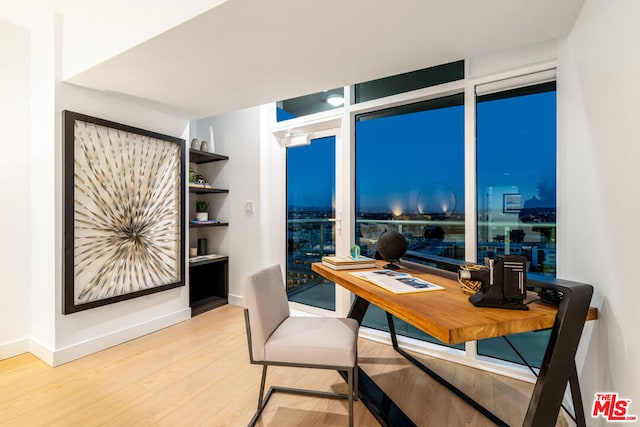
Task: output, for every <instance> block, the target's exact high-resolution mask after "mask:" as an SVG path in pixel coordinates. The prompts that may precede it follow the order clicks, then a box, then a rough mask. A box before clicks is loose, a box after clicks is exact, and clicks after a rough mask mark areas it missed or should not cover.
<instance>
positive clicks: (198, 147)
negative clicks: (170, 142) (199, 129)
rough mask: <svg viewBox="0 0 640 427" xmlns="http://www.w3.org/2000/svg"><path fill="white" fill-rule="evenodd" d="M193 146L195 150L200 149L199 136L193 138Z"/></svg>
mask: <svg viewBox="0 0 640 427" xmlns="http://www.w3.org/2000/svg"><path fill="white" fill-rule="evenodd" d="M191 148H193V149H194V150H199V149H200V141H198V138H193V139H192V140H191Z"/></svg>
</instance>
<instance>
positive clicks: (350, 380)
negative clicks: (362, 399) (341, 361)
mask: <svg viewBox="0 0 640 427" xmlns="http://www.w3.org/2000/svg"><path fill="white" fill-rule="evenodd" d="M353 374H354V369H353V368H351V369H349V370H348V371H347V382H348V383H349V393H347V394H348V395H349V427H353V377H354V375H353Z"/></svg>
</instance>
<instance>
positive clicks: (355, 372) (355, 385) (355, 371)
mask: <svg viewBox="0 0 640 427" xmlns="http://www.w3.org/2000/svg"><path fill="white" fill-rule="evenodd" d="M353 400H356V401H357V400H358V365H356V366H354V367H353Z"/></svg>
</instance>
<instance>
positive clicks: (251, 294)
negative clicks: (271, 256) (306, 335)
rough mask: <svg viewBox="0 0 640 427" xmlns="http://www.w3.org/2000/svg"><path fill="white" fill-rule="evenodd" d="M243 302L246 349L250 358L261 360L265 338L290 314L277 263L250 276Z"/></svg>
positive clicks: (262, 358)
mask: <svg viewBox="0 0 640 427" xmlns="http://www.w3.org/2000/svg"><path fill="white" fill-rule="evenodd" d="M244 304H245V308H246V309H247V310H248V311H249V326H250V328H249V329H248V330H247V334H251V335H250V342H251V348H250V349H249V350H250V351H251V354H252V357H253V360H255V361H261V360H264V345H265V343H266V342H267V339H269V337H270V336H271V334H272V333H273V331H275V329H276V328H277V327H278V326H279V325H280V324H281V323H282V322H283V321H284V320H285V319H286V318H287V317H289V314H290V312H289V302H288V300H287V292H286V290H285V288H284V282H283V281H282V272H281V270H280V265H274V266H272V267H269V268H265V269H264V270H261V271H259V272H258V273H256V274H254V275H253V276H251V277H250V278H249V281H248V282H247V284H246V286H245V288H244Z"/></svg>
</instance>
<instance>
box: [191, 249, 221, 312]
mask: <svg viewBox="0 0 640 427" xmlns="http://www.w3.org/2000/svg"><path fill="white" fill-rule="evenodd" d="M228 295H229V257H227V256H221V257H218V258H213V259H206V260H203V261H198V262H194V263H189V305H190V306H191V316H196V315H198V314H200V313H204V312H205V311H208V310H212V309H214V308H216V307H220V306H221V305H225V304H227V303H228V302H229V299H228Z"/></svg>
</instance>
